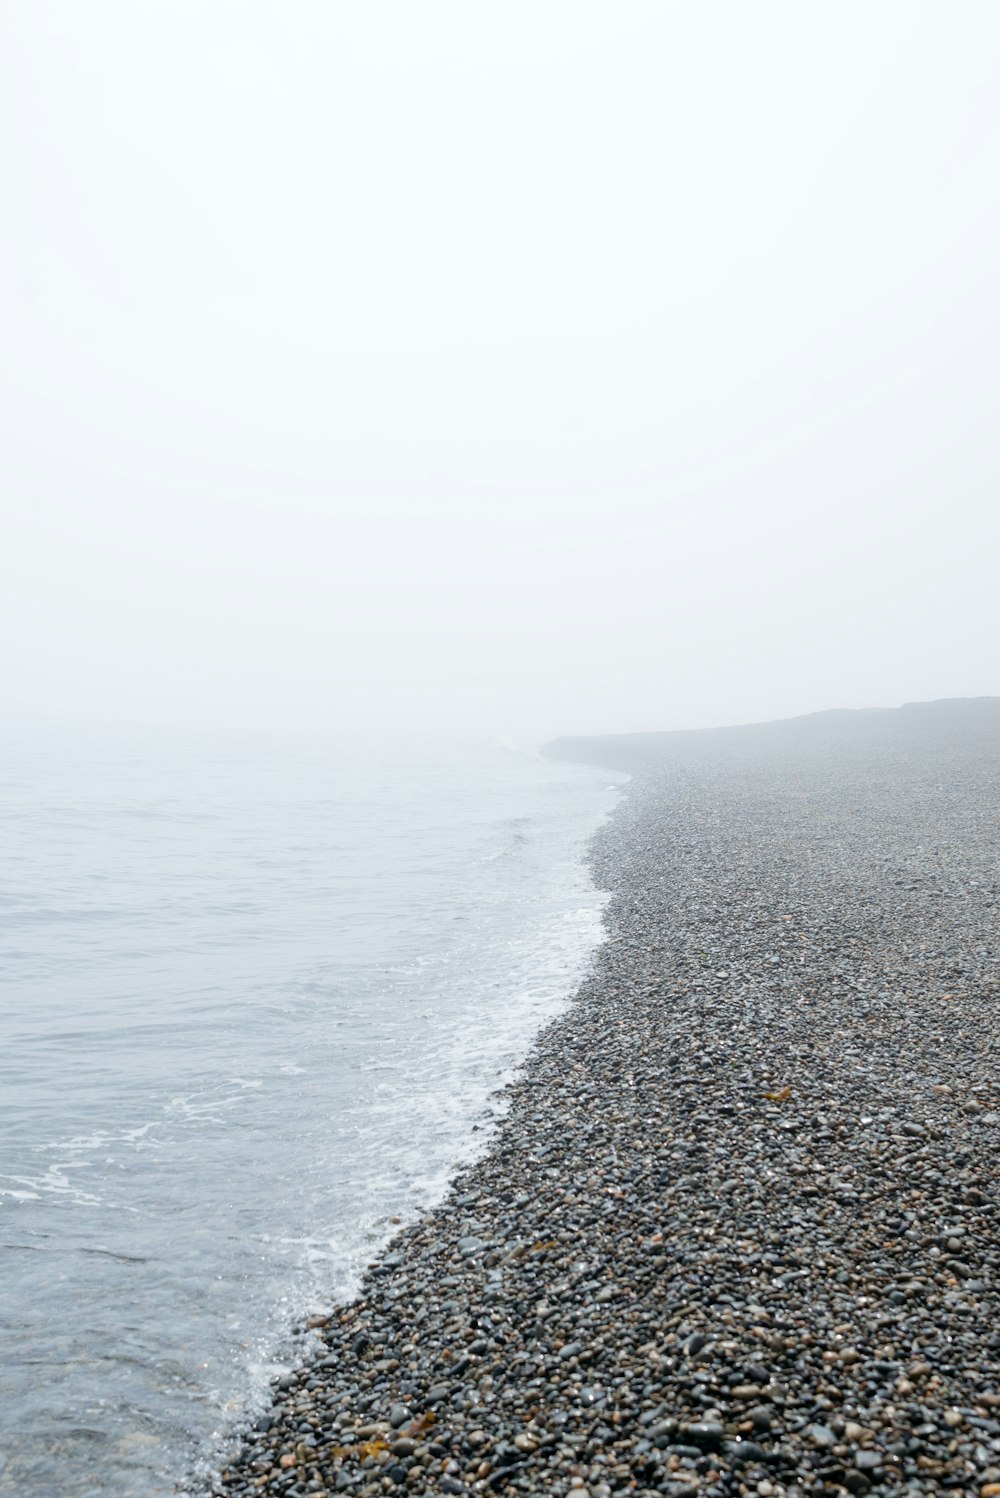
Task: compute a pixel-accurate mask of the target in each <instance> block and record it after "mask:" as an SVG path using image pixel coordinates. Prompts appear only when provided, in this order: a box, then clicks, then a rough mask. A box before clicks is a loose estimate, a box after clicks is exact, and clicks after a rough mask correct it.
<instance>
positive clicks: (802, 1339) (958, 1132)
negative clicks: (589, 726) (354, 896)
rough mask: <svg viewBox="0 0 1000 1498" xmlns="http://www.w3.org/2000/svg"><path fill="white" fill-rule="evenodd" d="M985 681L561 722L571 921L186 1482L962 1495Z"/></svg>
mask: <svg viewBox="0 0 1000 1498" xmlns="http://www.w3.org/2000/svg"><path fill="white" fill-rule="evenodd" d="M997 709H998V704H997V703H996V702H995V701H986V702H983V703H979V704H975V703H973V704H951V705H948V704H945V705H935V707H934V708H928V709H926V710H920V711H909V712H901V713H897V714H895V715H892V714H883V715H860V716H854V717H847V716H843V717H841V716H835V717H834V718H831V719H829V720H827V721H825V722H811V723H809V724H808V726H805V727H803V726H802V724H798V725H775V726H773V727H772V728H765V729H758V730H754V731H749V730H744V731H739V732H732V733H728V734H727V733H725V732H718V733H716V734H714V735H711V734H710V735H700V736H699V735H687V736H685V735H672V736H653V737H644V738H642V739H634V740H605V741H590V742H589V743H588V742H586V741H574V742H569V741H566V742H563V743H562V744H561V745H560V746H558V748H559V751H560V752H562V753H565V754H567V755H576V756H578V757H581V758H583V757H586V756H588V755H589V756H592V757H593V758H594V759H595V760H600V761H601V762H604V763H609V764H616V765H618V766H620V767H624V768H628V769H630V770H631V771H632V773H633V776H634V778H633V781H632V783H631V785H630V787H629V791H628V794H627V796H626V797H625V798H624V800H623V802H622V804H621V806H620V807H619V809H618V811H617V812H616V814H615V815H614V816H613V817H612V819H611V820H610V821H609V822H608V823H607V824H606V825H605V826H604V827H603V828H602V829H601V831H600V832H599V834H598V836H597V838H596V840H595V844H594V848H593V860H594V866H595V870H596V873H597V876H598V878H599V880H600V882H601V883H602V884H604V885H605V886H606V887H608V888H610V889H611V890H612V891H613V898H612V901H611V903H610V905H609V907H608V912H607V922H608V928H609V937H608V941H607V942H606V944H605V945H604V947H603V948H602V949H601V950H600V952H599V954H598V957H597V960H596V963H595V967H594V970H593V972H592V974H591V976H590V977H589V978H588V979H587V980H586V981H585V982H584V984H583V986H582V987H581V989H580V991H579V993H578V995H577V997H576V999H575V1001H574V1003H573V1005H572V1006H571V1008H570V1009H569V1010H568V1011H567V1012H566V1013H565V1014H564V1015H563V1016H561V1017H560V1018H558V1019H557V1020H556V1021H555V1022H554V1023H552V1024H551V1025H550V1026H549V1027H548V1028H547V1029H546V1030H545V1031H544V1032H543V1034H542V1036H541V1038H540V1040H539V1041H538V1043H537V1044H536V1046H535V1048H534V1049H533V1051H532V1053H531V1055H530V1057H529V1059H528V1061H527V1062H526V1064H525V1066H524V1067H523V1068H522V1070H521V1072H520V1073H519V1075H518V1078H517V1080H516V1081H515V1082H514V1083H513V1084H512V1086H511V1087H510V1089H509V1107H508V1111H507V1113H506V1116H505V1117H504V1119H503V1121H502V1122H501V1123H500V1124H499V1125H498V1127H497V1129H496V1132H495V1135H494V1138H493V1141H492V1145H491V1147H490V1149H489V1151H488V1153H487V1154H485V1155H484V1156H483V1157H482V1158H480V1159H479V1160H478V1161H477V1163H475V1164H474V1165H473V1166H471V1167H469V1168H467V1169H465V1170H464V1171H463V1172H462V1173H461V1175H460V1176H459V1177H458V1178H457V1179H456V1181H455V1182H454V1184H453V1187H452V1189H451V1191H450V1193H449V1195H448V1197H447V1198H446V1199H445V1200H444V1201H443V1202H442V1203H441V1204H440V1205H439V1206H438V1207H437V1208H436V1209H434V1210H433V1211H432V1212H431V1213H429V1214H428V1215H427V1216H426V1217H424V1218H423V1219H422V1220H420V1221H419V1222H417V1223H415V1224H413V1225H412V1226H410V1227H408V1228H406V1229H405V1230H404V1231H403V1232H401V1234H400V1235H399V1236H398V1237H397V1238H396V1239H395V1240H394V1241H393V1242H392V1243H391V1244H390V1246H389V1248H388V1249H387V1251H386V1252H385V1253H384V1254H383V1255H382V1257H381V1258H380V1259H379V1260H378V1261H377V1262H376V1263H375V1264H374V1265H373V1266H372V1268H371V1270H370V1272H369V1274H368V1276H367V1278H366V1280H365V1283H364V1285H363V1288H362V1292H361V1295H360V1297H359V1298H358V1299H357V1300H355V1301H354V1302H353V1303H352V1304H350V1305H347V1306H341V1307H335V1308H331V1310H330V1313H329V1317H328V1318H327V1319H326V1320H325V1321H324V1323H323V1324H322V1326H321V1327H320V1328H319V1331H318V1335H319V1338H320V1340H321V1344H322V1345H321V1349H320V1352H319V1356H318V1357H317V1358H316V1360H315V1361H312V1362H310V1363H308V1364H307V1365H304V1366H303V1367H301V1368H300V1369H298V1370H297V1371H295V1372H293V1373H291V1374H289V1375H287V1376H285V1377H284V1378H283V1379H282V1380H281V1382H280V1384H279V1386H278V1387H277V1388H276V1390H275V1399H274V1404H273V1407H272V1409H271V1410H270V1412H269V1413H268V1414H267V1415H266V1416H265V1417H264V1418H263V1419H262V1420H261V1422H260V1423H259V1425H258V1426H257V1428H256V1429H255V1430H253V1431H252V1432H249V1433H248V1435H247V1437H246V1440H245V1442H244V1444H243V1446H242V1447H241V1449H240V1450H239V1452H238V1453H236V1454H235V1456H234V1457H233V1458H232V1460H231V1461H230V1462H229V1464H228V1465H227V1467H226V1468H225V1470H224V1471H223V1472H222V1473H220V1474H219V1475H218V1476H217V1477H216V1479H215V1480H214V1483H213V1490H214V1491H215V1492H217V1493H219V1494H225V1495H232V1498H235V1495H237V1494H251V1493H255V1492H263V1493H265V1494H271V1493H273V1494H282V1495H293V1498H300V1495H303V1494H308V1493H324V1492H343V1493H348V1494H358V1495H363V1498H375V1495H377V1494H381V1493H384V1492H393V1491H397V1490H398V1491H400V1492H412V1493H428V1494H437V1493H448V1494H462V1493H470V1494H471V1493H479V1492H482V1493H486V1494H489V1493H495V1494H500V1495H503V1494H507V1495H509V1498H515V1495H521V1494H535V1493H546V1494H549V1493H551V1494H560V1495H571V1498H586V1495H588V1494H589V1495H592V1498H607V1495H610V1494H612V1493H618V1492H621V1493H634V1494H652V1493H666V1494H670V1495H673V1498H694V1495H696V1494H698V1495H701V1494H704V1495H711V1498H720V1495H728V1494H735V1493H757V1494H760V1495H761V1498H771V1495H780V1494H790V1495H796V1494H804V1493H810V1494H812V1493H823V1494H827V1493H829V1494H835V1493H843V1492H850V1493H865V1492H868V1491H874V1492H879V1493H891V1494H904V1493H905V1494H916V1493H921V1492H922V1493H938V1492H941V1491H949V1492H952V1493H955V1494H970V1495H971V1494H976V1495H983V1498H992V1495H994V1494H1000V1296H998V1289H997V1277H998V1275H1000V1242H998V1235H997V1226H996V1224H997V1200H998V1195H1000V1191H998V1164H997V1162H998V1159H1000V1066H998V1060H1000V1035H998V1032H1000V1026H998V1024H997V1017H998V1006H1000V969H998V966H997V953H998V950H1000V948H998V942H997V937H998V926H1000V887H998V886H1000V873H998V863H997V849H998V811H997V797H996V786H997V783H998V780H1000V713H998V710H997Z"/></svg>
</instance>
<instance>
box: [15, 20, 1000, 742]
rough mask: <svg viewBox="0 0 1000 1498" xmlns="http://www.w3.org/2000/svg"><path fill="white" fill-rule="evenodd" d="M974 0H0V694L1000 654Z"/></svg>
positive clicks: (927, 693) (772, 702)
mask: <svg viewBox="0 0 1000 1498" xmlns="http://www.w3.org/2000/svg"><path fill="white" fill-rule="evenodd" d="M998 61H1000V6H998V5H997V4H996V3H995V0H984V3H968V0H964V3H963V0H941V3H926V0H924V3H921V0H863V3H850V0H848V3H846V4H845V3H833V0H829V3H826V0H816V3H810V4H803V3H802V0H788V3H775V0H735V3H716V0H679V3H669V0H663V3H643V0H603V3H592V0H453V3H444V0H399V3H387V0H270V3H268V0H117V3H116V0H92V3H87V4H80V3H79V0H5V3H4V4H3V6H2V7H0V190H2V203H3V212H4V231H3V235H2V239H0V265H2V289H0V381H2V411H0V422H2V431H0V496H2V497H0V505H2V510H3V527H2V536H3V544H2V546H0V608H2V610H3V634H2V640H3V648H2V652H0V713H14V714H31V713H43V714H45V715H46V716H49V717H63V718H66V719H67V720H68V719H72V718H74V717H83V718H89V719H93V720H98V721H99V720H102V719H107V720H127V719H135V720H138V721H145V722H154V723H164V724H176V725H189V724H208V725H209V726H228V727H236V728H240V727H242V726H246V727H258V726H260V727H268V728H277V727H281V726H283V725H287V726H288V727H290V728H292V729H294V730H296V731H298V730H300V729H323V730H329V729H334V730H338V731H339V730H341V729H350V730H352V731H356V730H357V729H359V728H360V729H363V730H366V731H370V730H374V731H376V732H378V731H383V730H385V729H388V728H392V729H403V730H408V729H419V730H424V729H447V730H462V731H471V732H476V733H480V732H483V733H486V732H489V733H509V734H518V735H534V736H538V737H544V736H548V735H551V734H555V733H562V732H565V733H572V732H588V731H616V730H623V731H624V730H630V729H652V728H669V727H685V726H697V725H708V724H716V723H725V722H738V721H746V720H752V719H761V718H769V717H776V716H784V715H788V714H792V713H798V712H806V711H811V710H814V709H819V708H826V707H833V706H866V705H885V706H891V705H893V704H895V703H898V702H901V701H903V700H906V699H915V698H929V697H939V696H950V695H962V694H977V693H997V692H1000V654H998V649H997V646H998V639H1000V630H998V615H1000V609H998V601H997V600H998V594H1000V588H998V582H997V579H998V577H1000V556H998V551H1000V547H998V537H1000V494H998V478H1000V421H998V394H1000V378H998V362H1000V352H998V351H1000V326H998V324H1000V318H998V311H1000V278H998V269H1000V267H998V259H1000V256H998V245H1000V215H998V204H1000V105H998V98H1000V94H998V78H997V74H998Z"/></svg>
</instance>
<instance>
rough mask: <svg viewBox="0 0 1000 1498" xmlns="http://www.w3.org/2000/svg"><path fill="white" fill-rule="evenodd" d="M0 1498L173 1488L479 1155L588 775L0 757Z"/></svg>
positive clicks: (90, 753)
mask: <svg viewBox="0 0 1000 1498" xmlns="http://www.w3.org/2000/svg"><path fill="white" fill-rule="evenodd" d="M0 750H2V754H0V835H2V861H0V1493H16V1494H17V1495H19V1498H82V1495H88V1498H89V1495H98V1494H100V1495H101V1498H109V1495H110V1498H125V1495H129V1498H133V1495H134V1498H152V1495H159V1494H168V1493H171V1492H174V1491H175V1490H177V1489H178V1488H180V1489H181V1490H184V1491H194V1490H196V1489H197V1486H198V1480H199V1474H201V1475H202V1477H203V1476H204V1473H205V1472H207V1471H210V1470H211V1468H212V1466H213V1463H215V1462H217V1461H218V1460H219V1458H220V1454H221V1453H222V1452H223V1451H224V1450H225V1446H226V1442H227V1440H228V1441H231V1440H232V1439H233V1437H234V1434H235V1432H237V1431H238V1429H239V1426H240V1423H241V1422H242V1421H245V1420H246V1419H247V1418H249V1417H251V1416H252V1415H253V1413H254V1411H256V1410H259V1409H261V1408H262V1407H263V1405H264V1403H265V1402H266V1399H267V1396H268V1391H269V1388H270V1383H271V1380H272V1379H273V1377H274V1376H275V1375H276V1374H278V1373H280V1371H281V1369H282V1368H283V1367H285V1366H287V1365H288V1363H289V1361H290V1360H293V1359H294V1358H296V1357H297V1356H300V1355H307V1354H308V1346H307V1342H308V1338H306V1337H303V1336H302V1334H301V1332H300V1331H298V1330H297V1329H298V1328H301V1325H302V1323H303V1320H304V1318H305V1317H306V1316H307V1315H308V1314H309V1313H310V1312H313V1311H316V1310H321V1309H323V1308H324V1307H327V1306H329V1304H330V1303H331V1301H333V1300H337V1299H342V1298H345V1297H347V1296H349V1295H350V1294H351V1292H352V1290H353V1289H354V1288H355V1287H356V1286H357V1283H358V1278H359V1275H360V1273H361V1272H362V1270H363V1268H364V1266H365V1264H366V1263H367V1262H369V1260H370V1259H371V1257H372V1255H373V1253H374V1252H375V1251H376V1250H377V1248H378V1247H379V1246H380V1245H381V1244H382V1243H384V1242H385V1241H386V1240H387V1238H388V1237H390V1236H391V1234H392V1232H393V1231H394V1227H395V1225H396V1224H397V1223H398V1222H400V1221H406V1220H408V1219H410V1218H412V1216H413V1215H414V1214H415V1213H417V1212H419V1211H420V1209H421V1208H423V1207H425V1206H427V1205H428V1204H429V1203H431V1202H432V1201H433V1200H434V1199H435V1198H436V1197H439V1196H440V1195H441V1193H442V1192H443V1190H444V1188H445V1186H446V1183H447V1181H448V1179H449V1176H450V1175H451V1174H452V1173H453V1172H454V1170H455V1168H456V1166H457V1165H458V1164H459V1163H460V1162H461V1161H463V1160H467V1159H469V1158H470V1157H471V1156H472V1154H474V1153H475V1152H476V1150H477V1148H478V1147H481V1145H480V1143H479V1142H480V1141H482V1140H483V1139H484V1138H486V1137H487V1136H488V1132H489V1125H490V1118H491V1117H492V1116H494V1115H495V1113H496V1109H497V1107H498V1103H497V1092H498V1089H499V1088H501V1087H502V1085H503V1083H504V1082H505V1080H506V1079H508V1078H509V1076H510V1075H511V1072H512V1069H513V1068H514V1067H515V1066H516V1064H517V1062H518V1061H519V1059H521V1058H522V1057H523V1056H524V1054H525V1052H526V1050H527V1048H528V1047H529V1045H530V1043H531V1041H532V1039H533V1037H534V1036H535V1034H536V1033H537V1031H538V1029H539V1027H540V1026H541V1025H542V1024H543V1023H544V1022H545V1021H546V1020H547V1019H548V1018H550V1017H551V1016H552V1015H553V1014H554V1013H555V1012H556V1011H557V1010H558V1009H559V1007H560V1006H561V1005H562V1004H563V1003H564V1002H565V1001H566V999H567V998H568V997H569V995H571V993H572V992H573V990H574V989H575V987H576V986H577V984H578V983H579V981H580V979H581V977H582V976H583V974H584V973H585V971H586V969H587V966H588V964H589V962H590V961H591V958H592V953H593V951H594V948H595V946H596V945H597V943H598V942H599V940H600V938H601V929H602V928H601V912H602V908H603V903H604V898H605V897H604V896H603V894H602V893H601V892H599V891H598V890H596V889H595V888H594V885H593V883H592V881H591V879H590V876H589V874H588V871H587V868H586V865H585V863H584V852H585V846H586V843H587V840H588V838H589V836H590V834H591V833H592V832H593V830H594V828H595V827H596V825H597V824H598V822H599V821H600V820H601V818H602V817H603V816H604V815H605V814H606V812H607V811H608V810H609V808H610V807H611V805H612V804H613V802H614V800H615V798H616V795H617V783H618V782H620V780H621V779H622V778H623V777H616V776H614V775H611V774H609V773H608V772H607V771H603V770H598V769H591V768H588V767H585V766H579V765H566V764H559V763H553V762H549V761H546V760H545V759H543V758H541V757H540V756H539V755H537V754H536V753H531V752H522V751H518V750H515V749H514V748H512V747H510V746H505V745H502V744H497V743H492V742H491V743H478V744H459V743H454V744H449V743H428V742H424V743H420V744H392V745H389V744H384V743H383V744H381V745H379V746H363V745H353V746H352V745H347V744H337V743H311V744H298V745H289V744H281V743H264V742H257V743H250V742H242V743H238V744H234V743H218V742H213V741H209V740H199V741H195V740H186V741H184V740H177V739H174V740H170V741H165V740H162V739H156V740H154V739H152V738H148V737H147V738H145V739H142V738H135V737H134V736H133V737H131V738H124V737H122V736H118V737H116V738H114V739H108V738H102V737H98V736H95V735H89V736H84V735H81V734H79V733H77V734H72V735H71V734H62V735H58V736H57V735H55V734H54V733H51V732H40V731H36V732H34V733H30V734H28V733H26V732H22V733H20V734H17V735H11V734H8V735H7V736H6V739H5V740H4V742H3V743H2V744H0Z"/></svg>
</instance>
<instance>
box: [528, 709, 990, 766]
mask: <svg viewBox="0 0 1000 1498" xmlns="http://www.w3.org/2000/svg"><path fill="white" fill-rule="evenodd" d="M914 731H919V733H920V738H921V743H922V745H923V747H924V748H925V749H926V748H928V747H931V746H933V745H935V744H937V745H938V746H939V747H940V748H941V749H942V750H946V749H947V748H948V746H949V744H950V743H953V742H954V741H955V739H956V737H958V738H962V739H965V738H967V737H969V736H972V737H975V736H978V735H987V736H989V735H991V734H995V733H997V732H998V731H1000V697H942V698H940V699H939V700H938V701H936V702H906V703H904V704H903V706H902V707H893V708H830V709H829V710H828V711H826V712H820V713H807V714H805V715H804V716H803V717H800V718H779V719H777V720H775V721H773V722H768V723H741V724H735V725H733V726H732V727H729V728H689V729H675V730H671V731H666V732H664V731H653V732H646V733H619V734H603V735H592V736H591V735H565V736H563V737H560V738H558V739H553V740H552V741H551V743H548V744H545V745H544V746H543V748H542V753H543V754H545V755H548V756H549V757H550V758H552V759H569V760H576V761H580V762H585V763H589V764H602V765H609V766H613V767H614V768H615V769H626V770H632V769H635V768H636V767H637V766H639V765H642V764H647V763H652V762H653V761H655V762H657V763H663V762H664V761H669V760H670V759H677V760H682V759H691V758H699V759H700V758H703V757H706V756H707V757H710V758H714V757H717V756H733V755H740V756H746V755H750V756H753V755H754V754H755V753H758V752H759V753H764V754H767V755H768V756H770V755H773V754H781V753H782V751H786V752H789V753H795V754H802V753H806V754H808V753H809V752H810V751H816V752H822V751H824V750H826V749H828V748H831V747H833V746H837V747H841V748H844V749H848V748H850V747H851V746H852V745H854V746H856V747H858V748H862V747H863V748H865V749H870V750H873V751H878V750H884V751H885V752H887V753H888V752H893V751H897V750H898V749H899V748H900V747H901V746H902V744H903V741H904V740H905V738H906V737H907V736H908V735H910V734H912V733H913V732H914Z"/></svg>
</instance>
